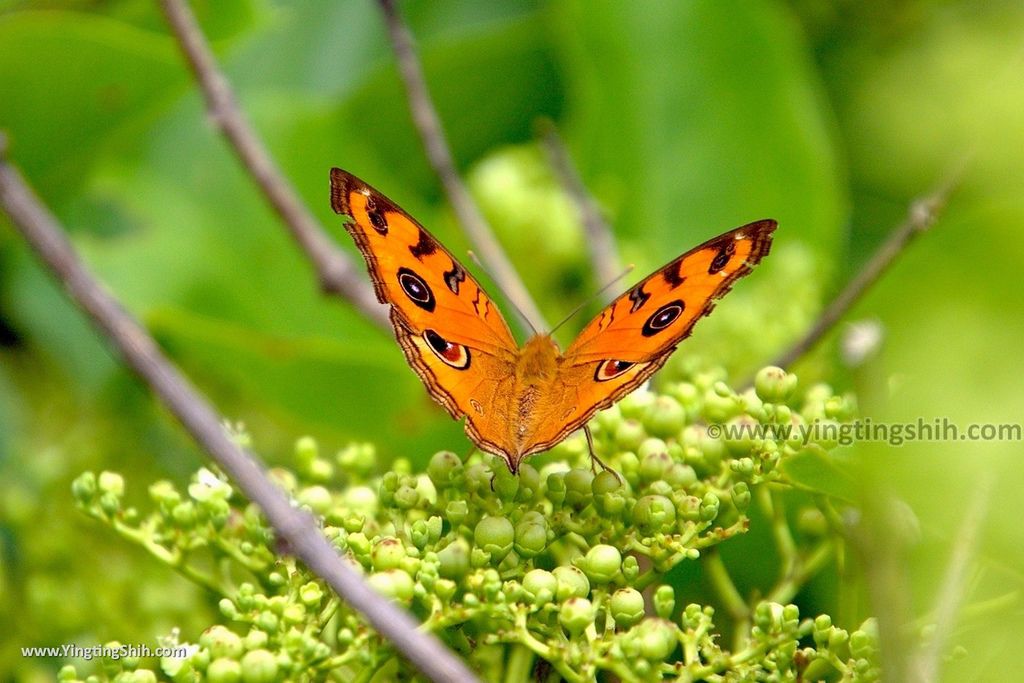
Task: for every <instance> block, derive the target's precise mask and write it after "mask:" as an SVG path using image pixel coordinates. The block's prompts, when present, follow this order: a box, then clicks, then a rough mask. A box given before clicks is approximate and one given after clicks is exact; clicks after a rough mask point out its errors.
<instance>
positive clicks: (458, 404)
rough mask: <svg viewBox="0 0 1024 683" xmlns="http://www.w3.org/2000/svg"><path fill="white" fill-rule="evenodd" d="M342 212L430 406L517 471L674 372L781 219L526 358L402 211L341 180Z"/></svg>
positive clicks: (336, 185)
mask: <svg viewBox="0 0 1024 683" xmlns="http://www.w3.org/2000/svg"><path fill="white" fill-rule="evenodd" d="M331 206H332V207H333V208H334V211H335V212H336V213H339V214H343V215H345V216H348V217H349V218H351V220H350V221H347V222H346V224H345V228H346V229H347V230H348V232H349V234H350V235H352V238H353V239H354V240H355V242H356V245H357V246H358V247H359V251H361V252H362V254H363V257H364V258H365V259H366V265H367V267H368V269H369V271H370V277H371V278H372V279H373V287H374V290H375V291H376V293H377V299H379V300H380V302H381V303H385V304H390V305H391V324H392V325H393V326H394V328H395V336H396V337H397V338H398V343H399V344H400V345H401V347H402V351H404V352H405V358H406V360H407V361H408V362H409V365H411V366H412V368H413V370H415V371H416V374H418V375H419V376H420V379H422V380H423V383H424V384H425V385H426V387H427V391H429V392H430V395H431V396H432V397H433V398H434V400H436V401H437V402H438V403H440V404H441V405H442V406H444V408H445V410H447V411H448V413H449V414H451V416H452V417H454V418H455V419H460V418H462V417H466V434H467V435H469V438H470V439H472V440H473V443H475V444H476V445H477V446H478V447H479V448H480V449H481V450H484V451H487V452H489V453H494V454H497V455H501V456H502V457H504V458H505V460H506V462H507V463H508V467H509V469H510V470H511V471H512V472H516V471H517V470H518V469H519V464H520V463H521V462H522V461H523V459H524V458H525V457H527V456H528V455H532V454H534V453H538V452H540V451H544V450H547V449H549V448H551V447H552V446H554V445H555V444H557V443H558V442H560V441H562V440H563V439H564V438H566V437H567V436H568V435H569V434H570V433H572V432H574V431H575V430H577V429H579V428H580V427H583V426H584V424H585V423H586V422H587V420H589V419H590V417H591V416H592V415H593V414H594V413H595V412H597V411H598V410H601V409H602V408H607V407H608V406H610V405H611V404H612V403H614V402H615V401H617V400H618V399H620V398H621V397H623V396H625V395H626V394H628V393H629V392H631V391H633V390H634V389H636V388H637V387H638V386H639V385H640V384H641V383H643V381H644V380H646V379H647V378H648V377H650V376H651V375H652V374H653V373H654V372H655V371H656V370H658V368H660V367H661V366H662V365H664V364H665V361H667V360H668V357H669V355H671V353H672V352H673V351H674V350H675V348H676V344H678V343H679V342H680V341H681V340H682V339H684V338H686V337H687V336H689V334H690V331H691V330H692V329H693V326H694V324H695V323H696V322H697V320H698V319H699V318H700V317H701V316H704V315H707V314H708V313H710V312H711V309H712V308H713V307H714V302H715V299H718V298H719V297H721V296H723V295H724V294H725V293H726V292H728V291H729V288H730V287H731V286H732V284H733V283H734V282H735V281H736V280H738V279H739V278H741V277H743V276H744V275H746V274H747V273H749V272H750V270H751V268H752V267H753V266H754V265H756V264H757V263H758V262H759V261H760V260H761V259H762V258H763V257H764V256H765V255H766V254H767V253H768V250H769V248H770V247H771V241H772V231H774V230H775V226H776V223H775V221H773V220H763V221H757V222H756V223H750V224H749V225H745V226H743V227H742V228H736V229H735V230H730V231H729V232H727V233H724V234H722V235H719V236H718V237H715V238H714V239H711V240H708V241H707V242H705V243H704V244H702V245H700V246H699V247H696V248H695V249H691V250H690V251H688V252H686V253H685V254H683V255H682V256H680V257H679V258H677V259H675V260H674V261H672V262H671V263H669V264H668V265H666V266H664V267H663V268H661V269H659V270H657V271H656V272H655V273H654V274H652V275H649V276H648V277H647V278H645V279H644V280H643V281H641V282H640V283H639V284H637V285H634V286H633V288H632V289H630V290H629V291H628V292H626V293H625V294H623V295H621V296H620V297H618V298H617V299H615V301H613V302H612V303H611V304H610V305H608V307H607V308H605V309H604V310H603V311H601V313H600V314H598V316H597V317H596V318H594V319H593V320H592V321H590V323H589V324H588V325H587V326H586V327H585V328H583V331H582V332H581V333H580V335H579V336H578V337H577V338H576V341H574V342H573V343H572V345H570V346H569V348H568V349H567V350H566V352H565V353H564V354H563V353H562V352H561V351H560V350H559V348H558V345H557V344H556V343H555V342H554V340H553V339H551V336H550V335H548V334H538V335H536V336H534V337H532V338H531V339H530V340H529V341H527V342H526V345H525V346H522V347H520V346H519V345H518V344H516V341H515V339H513V337H512V333H511V331H510V330H509V327H508V324H507V323H506V322H505V319H504V318H503V317H502V315H501V312H499V311H498V309H497V307H496V306H495V305H494V303H493V302H492V301H491V299H490V297H488V296H487V294H486V293H485V292H484V291H483V289H481V288H480V285H479V284H478V283H477V281H476V280H475V279H473V277H472V276H471V275H470V274H469V273H467V272H466V269H465V268H463V267H462V264H460V263H459V262H458V261H457V260H456V259H455V257H454V256H452V255H451V253H450V252H449V251H448V250H447V249H445V248H444V247H443V246H441V244H440V243H439V242H438V241H437V240H436V239H435V238H434V237H433V236H432V235H431V234H430V233H429V232H427V231H426V230H425V229H424V228H423V226H421V225H420V224H419V223H418V222H416V220H415V219H414V218H412V216H410V215H409V214H407V213H406V212H405V211H403V210H402V209H400V208H399V207H398V206H397V205H396V204H395V203H394V202H392V201H391V200H390V199H388V198H387V197H385V196H384V195H383V194H381V193H380V192H378V191H377V190H375V189H373V188H372V187H370V186H369V185H367V184H366V183H364V182H363V181H362V180H360V179H359V178H357V177H355V176H354V175H352V174H351V173H347V172H345V171H342V170H341V169H337V168H334V169H331Z"/></svg>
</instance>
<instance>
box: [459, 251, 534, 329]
mask: <svg viewBox="0 0 1024 683" xmlns="http://www.w3.org/2000/svg"><path fill="white" fill-rule="evenodd" d="M466 253H467V254H469V258H470V259H472V260H473V263H475V264H476V265H477V268H479V269H480V270H482V271H484V272H485V273H487V277H489V278H491V282H493V283H494V286H495V287H497V288H498V291H499V292H501V295H502V296H504V297H505V301H507V302H509V304H511V305H512V308H514V309H515V311H516V313H518V314H519V317H520V318H521V319H522V320H523V322H525V323H526V325H527V326H528V327H529V328H530V330H531V331H532V332H533V333H534V335H538V334H540V332H538V331H537V328H536V327H534V326H533V321H532V320H530V319H529V318H528V317H527V315H526V314H525V313H523V309H521V308H519V304H517V303H516V300H515V299H513V298H512V297H510V296H509V295H508V292H506V291H505V289H504V288H503V287H502V286H501V283H500V282H498V281H497V280H496V279H495V278H493V277H491V274H490V273H489V272H488V271H487V268H485V267H484V264H483V263H481V262H480V259H479V258H477V256H476V254H474V253H473V251H472V250H467V251H466Z"/></svg>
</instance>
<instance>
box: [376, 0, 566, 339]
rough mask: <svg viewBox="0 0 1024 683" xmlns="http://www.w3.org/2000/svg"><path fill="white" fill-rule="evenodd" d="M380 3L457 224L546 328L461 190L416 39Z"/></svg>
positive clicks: (531, 319)
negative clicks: (414, 43) (424, 72)
mask: <svg viewBox="0 0 1024 683" xmlns="http://www.w3.org/2000/svg"><path fill="white" fill-rule="evenodd" d="M379 2H380V6H381V10H383V13H384V18H385V20H386V22H387V27H388V34H389V36H390V38H391V47H392V48H393V49H394V51H395V59H396V60H397V61H398V70H399V72H400V73H401V75H402V82H403V83H404V84H405V91H406V97H407V98H408V99H409V108H410V110H411V112H412V119H413V123H415V125H416V129H417V130H418V131H419V134H420V138H421V139H422V140H423V147H424V149H425V150H426V153H427V159H428V160H429V161H430V165H431V166H433V168H434V172H435V173H437V175H438V177H439V178H440V179H441V184H442V185H443V186H444V189H445V193H446V194H447V195H448V201H449V202H451V205H452V209H454V211H455V215H456V216H457V217H458V219H459V223H461V224H462V227H463V229H464V230H465V231H466V234H467V235H469V238H470V240H471V241H472V242H473V245H474V246H475V247H476V249H477V251H478V252H479V254H480V257H481V258H482V259H483V261H484V263H486V264H487V266H488V268H489V269H490V275H491V277H492V278H494V280H495V282H496V284H497V285H498V287H499V288H500V289H501V290H502V291H503V292H504V293H505V295H506V296H508V297H510V298H511V299H513V303H514V304H515V305H516V307H517V308H518V309H519V310H520V311H522V313H523V315H525V316H526V317H527V318H528V323H529V325H530V327H533V328H534V329H547V325H546V324H545V322H544V316H543V315H542V314H541V312H540V309H539V308H537V304H536V303H534V301H533V298H532V297H531V296H530V292H529V290H527V289H526V285H524V284H523V281H522V280H521V279H520V278H519V274H518V273H517V272H516V270H515V268H514V267H513V265H512V262H511V261H509V258H508V256H507V255H506V254H505V252H504V250H503V249H502V248H501V245H500V244H499V243H498V240H497V239H496V238H495V237H494V233H493V232H491V228H490V226H488V225H487V222H486V221H485V220H484V217H483V215H482V214H481V213H480V209H479V208H478V207H477V205H476V203H475V202H474V201H473V198H472V197H471V196H470V194H469V191H468V190H467V189H466V186H465V185H463V183H462V180H461V178H459V174H458V171H456V170H455V162H454V161H453V160H452V153H451V151H450V150H449V148H448V142H447V140H446V139H445V134H444V130H443V129H442V128H441V120H440V118H439V117H438V115H437V111H436V109H435V108H434V103H433V102H432V101H431V99H430V93H429V92H428V91H427V84H426V81H425V80H424V78H423V69H422V67H421V66H420V61H419V58H418V57H417V55H416V51H415V50H414V49H413V46H412V36H411V35H410V33H409V29H408V28H407V27H406V26H405V24H404V22H403V21H402V17H401V15H400V14H399V13H398V8H397V7H396V3H395V0H379Z"/></svg>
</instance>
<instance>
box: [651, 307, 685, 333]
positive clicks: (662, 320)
mask: <svg viewBox="0 0 1024 683" xmlns="http://www.w3.org/2000/svg"><path fill="white" fill-rule="evenodd" d="M685 308H686V304H685V303H683V300H682V299H676V300H675V301H670V302H668V303H667V304H665V305H664V306H662V307H661V308H659V309H658V310H656V311H655V312H654V313H652V314H651V317H649V318H648V319H647V321H646V322H645V323H644V326H643V329H641V330H640V334H642V335H643V336H645V337H653V336H654V335H656V334H658V333H659V332H661V331H662V330H664V329H666V328H668V327H669V326H671V325H672V323H674V322H675V321H676V320H677V319H678V318H679V316H681V315H682V314H683V310H684V309H685Z"/></svg>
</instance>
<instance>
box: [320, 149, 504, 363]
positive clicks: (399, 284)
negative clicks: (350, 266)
mask: <svg viewBox="0 0 1024 683" xmlns="http://www.w3.org/2000/svg"><path fill="white" fill-rule="evenodd" d="M331 206H332V207H333V208H334V211H335V213H339V214H342V215H345V216H348V217H349V221H348V222H347V223H346V224H345V229H346V230H347V231H348V233H349V234H350V235H351V236H352V238H353V239H354V240H355V242H356V246H358V247H359V251H360V252H362V254H363V257H364V258H365V260H366V265H367V269H368V270H369V271H370V277H371V279H372V280H373V287H374V291H375V292H376V294H377V299H378V300H379V301H380V302H381V303H386V304H391V307H392V317H393V318H396V319H397V322H398V323H400V324H401V325H402V326H403V327H405V328H406V329H409V330H412V331H414V332H417V333H422V332H423V331H424V330H425V329H428V328H431V329H433V328H441V327H443V328H444V329H443V331H442V332H441V333H442V334H443V335H444V337H445V339H447V340H449V341H452V342H456V343H459V344H465V345H467V346H471V347H473V348H479V349H486V350H496V349H502V350H509V349H511V350H515V349H516V343H515V340H514V339H513V338H512V333H511V331H510V330H509V328H508V324H507V323H506V322H505V319H504V318H503V317H502V315H501V312H500V311H499V310H498V308H497V307H496V306H495V305H494V302H493V301H492V300H491V298H490V297H489V296H487V294H486V293H485V292H484V290H483V289H482V288H481V287H480V284H479V283H478V282H477V281H476V279H474V278H473V276H472V275H470V274H469V273H468V272H467V271H466V269H465V268H464V267H463V266H462V264H461V263H459V261H458V260H457V259H456V258H455V257H454V256H452V254H451V252H449V251H448V250H447V249H445V248H444V246H442V245H441V243H440V242H438V241H437V239H436V238H435V237H434V236H433V235H431V234H430V233H429V232H427V230H426V229H425V228H424V227H423V226H422V225H420V224H419V223H418V222H417V221H416V219H414V218H413V217H412V216H410V215H409V214H407V213H406V212H405V211H403V210H402V209H401V208H400V207H399V206H398V205H397V204H395V203H394V202H392V201H391V200H390V199H388V198H387V197H385V196H384V195H383V194H382V193H380V192H379V191H377V190H375V189H374V188H372V187H370V186H369V185H368V184H366V183H365V182H363V181H362V180H360V179H359V178H357V177H356V176H354V175H352V174H351V173H348V172H347V171H343V170H341V169H338V168H334V169H331Z"/></svg>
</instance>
